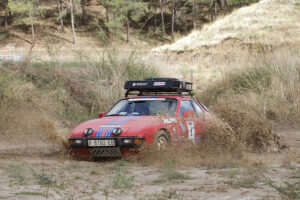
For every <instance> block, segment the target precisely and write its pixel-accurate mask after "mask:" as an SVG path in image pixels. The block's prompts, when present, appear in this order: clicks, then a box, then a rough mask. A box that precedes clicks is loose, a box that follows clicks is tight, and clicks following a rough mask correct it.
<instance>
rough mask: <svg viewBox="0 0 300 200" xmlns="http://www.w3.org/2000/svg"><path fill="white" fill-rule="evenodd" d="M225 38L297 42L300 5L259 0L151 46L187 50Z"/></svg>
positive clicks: (249, 41)
mask: <svg viewBox="0 0 300 200" xmlns="http://www.w3.org/2000/svg"><path fill="white" fill-rule="evenodd" d="M226 39H237V40H240V41H241V42H243V43H247V44H253V43H260V44H263V45H271V46H274V45H281V44H286V43H289V44H298V45H299V44H300V5H299V3H297V1H295V0H262V1H260V2H259V3H256V4H253V5H251V6H248V7H244V8H240V9H238V10H236V11H234V12H233V13H232V14H230V15H228V16H226V17H224V18H223V19H219V20H217V21H215V22H214V23H212V24H209V25H206V26H204V28H203V29H202V30H200V31H194V32H192V33H191V34H190V35H188V36H187V37H184V38H182V39H180V40H178V41H177V42H175V43H173V44H171V45H164V46H162V47H158V48H155V49H153V51H154V52H161V51H188V50H196V49H197V48H200V47H205V46H215V45H218V44H220V43H221V42H222V41H224V40H226Z"/></svg>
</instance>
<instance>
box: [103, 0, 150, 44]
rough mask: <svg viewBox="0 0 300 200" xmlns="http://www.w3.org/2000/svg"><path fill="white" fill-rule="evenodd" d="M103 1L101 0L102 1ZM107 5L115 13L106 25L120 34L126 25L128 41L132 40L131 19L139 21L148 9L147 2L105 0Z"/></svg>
mask: <svg viewBox="0 0 300 200" xmlns="http://www.w3.org/2000/svg"><path fill="white" fill-rule="evenodd" d="M101 2H103V1H100V3H101ZM105 5H106V7H109V8H110V11H111V12H112V14H113V19H112V20H109V21H108V22H107V23H106V25H107V27H108V28H109V29H110V32H113V33H115V34H116V35H119V33H120V32H121V31H122V30H123V27H124V25H125V27H126V35H127V39H126V41H127V42H129V41H130V21H131V20H133V21H137V20H138V19H140V17H142V16H143V15H144V14H145V13H146V11H147V3H144V2H143V1H142V0H109V1H105Z"/></svg>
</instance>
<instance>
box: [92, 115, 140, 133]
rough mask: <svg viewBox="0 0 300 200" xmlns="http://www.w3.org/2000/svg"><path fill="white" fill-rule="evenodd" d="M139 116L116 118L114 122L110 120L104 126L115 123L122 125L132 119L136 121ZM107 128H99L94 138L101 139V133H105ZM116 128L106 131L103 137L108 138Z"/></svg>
mask: <svg viewBox="0 0 300 200" xmlns="http://www.w3.org/2000/svg"><path fill="white" fill-rule="evenodd" d="M139 117H140V116H125V117H123V118H118V119H115V120H112V121H110V122H108V123H106V124H105V125H113V123H115V124H116V125H122V124H124V123H125V122H127V121H129V120H132V119H136V118H139ZM106 128H107V127H100V129H99V130H98V131H97V133H96V135H95V137H101V136H102V134H103V132H104V131H105V129H106ZM115 128H116V127H110V128H108V129H107V130H106V132H105V135H104V136H103V137H110V136H111V134H112V131H113V130H114V129H115Z"/></svg>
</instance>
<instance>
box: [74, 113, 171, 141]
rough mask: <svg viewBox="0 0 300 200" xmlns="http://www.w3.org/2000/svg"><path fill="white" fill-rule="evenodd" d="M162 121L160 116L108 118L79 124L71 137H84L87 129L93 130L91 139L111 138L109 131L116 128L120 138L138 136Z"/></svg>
mask: <svg viewBox="0 0 300 200" xmlns="http://www.w3.org/2000/svg"><path fill="white" fill-rule="evenodd" d="M164 120H166V119H165V118H162V117H160V116H108V117H103V118H101V119H95V120H90V121H86V122H84V123H82V124H79V125H78V126H77V127H76V128H74V129H73V131H72V133H71V137H82V136H84V135H83V132H84V130H85V129H87V128H92V129H93V130H94V133H93V134H92V135H91V137H107V136H112V133H111V131H112V130H113V129H114V128H117V127H120V128H122V133H121V135H120V136H132V135H136V136H139V135H140V133H141V131H143V130H145V129H147V128H155V127H158V126H159V125H161V124H162V122H163V121H164ZM129 130H130V131H129Z"/></svg>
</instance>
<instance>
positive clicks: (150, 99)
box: [128, 98, 166, 101]
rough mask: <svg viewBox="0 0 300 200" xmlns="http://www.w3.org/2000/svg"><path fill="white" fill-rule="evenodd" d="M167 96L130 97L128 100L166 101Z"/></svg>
mask: <svg viewBox="0 0 300 200" xmlns="http://www.w3.org/2000/svg"><path fill="white" fill-rule="evenodd" d="M165 100H166V98H135V99H128V101H165Z"/></svg>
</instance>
